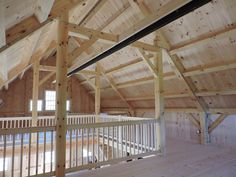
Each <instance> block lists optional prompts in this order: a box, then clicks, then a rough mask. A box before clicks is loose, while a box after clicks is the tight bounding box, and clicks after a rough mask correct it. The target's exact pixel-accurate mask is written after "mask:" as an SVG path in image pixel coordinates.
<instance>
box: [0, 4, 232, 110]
mask: <svg viewBox="0 0 236 177" xmlns="http://www.w3.org/2000/svg"><path fill="white" fill-rule="evenodd" d="M16 2H19V1H17V0H5V4H4V10H5V21H6V23H5V28H6V36H7V38H6V39H7V42H8V41H14V40H15V39H17V38H19V36H20V35H18V36H16V35H15V36H13V37H12V35H8V34H15V33H14V32H16V31H21V32H22V33H24V32H27V30H28V28H25V26H30V25H31V26H32V28H36V27H38V26H40V22H39V19H40V18H38V17H37V15H38V14H40V13H39V12H38V9H39V8H38V7H43V4H41V5H42V6H37V5H35V4H40V3H41V1H39V0H38V1H37V0H35V1H29V0H24V3H19V4H16V5H13V4H14V3H16ZM173 2H174V0H119V1H114V0H99V1H95V0H87V1H81V2H80V3H79V5H78V6H75V7H74V8H72V9H71V11H70V21H69V22H70V23H73V24H77V25H80V26H83V27H86V28H91V29H94V30H97V31H102V32H105V33H109V34H111V35H113V36H114V35H120V36H122V34H124V33H126V32H127V31H129V30H130V29H132V28H133V27H134V26H135V24H137V23H139V22H140V21H141V20H143V19H147V18H149V17H150V16H151V15H153V14H156V13H158V12H159V11H160V9H162V8H164V7H165V5H167V4H168V3H173ZM175 2H176V1H175ZM56 3H58V1H55V2H54V6H53V8H52V10H53V9H55V5H56ZM46 11H47V9H46ZM44 14H45V13H44ZM29 22H30V23H29ZM22 24H25V25H23V27H22ZM27 24H28V25H27ZM29 24H30V25H29ZM41 24H42V22H41ZM17 25H18V26H17ZM56 31H57V22H56V20H54V21H51V22H49V23H48V24H47V25H44V26H43V27H41V28H38V30H36V31H35V32H34V33H32V34H31V35H29V36H27V37H26V38H23V39H22V40H20V41H19V42H18V43H17V44H15V45H12V46H11V47H8V48H7V49H6V50H0V51H1V54H0V55H1V56H0V57H1V62H2V61H5V62H2V63H3V64H1V66H0V67H1V74H2V75H3V76H4V77H2V79H1V82H0V83H1V84H0V86H1V87H3V86H6V85H7V84H8V83H9V80H12V79H14V78H15V77H17V76H19V75H21V74H22V71H24V70H25V69H27V68H28V67H30V64H31V63H32V62H33V58H35V57H36V58H37V57H38V58H46V57H47V56H48V54H46V53H50V52H52V51H53V50H54V49H55V47H56V43H55V40H56ZM17 34H18V33H17ZM10 38H13V39H10ZM163 38H164V40H163ZM155 39H156V40H157V41H158V42H159V43H158V44H159V46H160V47H163V48H166V49H168V50H169V53H170V54H172V55H176V57H177V61H178V62H180V63H181V64H182V65H183V71H182V72H183V77H184V78H187V79H188V80H190V82H191V83H192V84H193V86H194V93H195V95H196V96H197V97H201V98H202V99H203V100H204V102H205V103H206V104H207V106H208V107H209V108H233V109H235V108H236V77H235V75H236V1H235V0H213V1H212V2H211V3H208V4H207V5H205V6H203V7H201V8H199V9H198V10H195V11H194V12H192V13H190V14H188V15H186V16H184V17H182V18H180V19H178V20H176V21H174V22H172V23H171V24H169V25H167V26H165V27H163V28H162V29H160V30H159V31H158V32H155V33H152V34H150V35H148V36H146V37H144V38H143V39H141V40H140V41H141V42H144V43H145V44H149V46H148V47H149V49H150V50H147V51H145V56H147V57H148V60H150V61H151V62H153V59H154V58H153V56H154V55H153V54H154V51H153V47H155V46H154V40H155ZM163 41H165V43H163ZM113 43H114V42H111V41H108V40H101V39H98V38H97V36H93V35H92V36H88V35H81V34H78V33H75V32H70V41H69V53H70V54H71V53H73V52H75V51H76V52H75V53H76V55H75V56H73V55H69V56H70V58H69V59H70V64H71V65H70V69H72V68H75V67H76V66H79V65H81V64H82V63H84V62H85V61H87V60H89V59H90V58H91V57H92V56H95V55H97V54H98V53H100V52H101V51H103V50H105V49H106V48H108V47H110V46H111V45H113ZM136 46H137V45H136ZM141 48H142V47H141ZM143 57H144V56H143V55H142V53H141V52H140V48H139V47H138V48H137V47H134V46H129V47H126V48H124V49H122V50H120V51H119V52H116V53H114V54H113V55H111V56H109V57H107V58H105V59H104V60H102V61H100V65H101V66H102V68H103V70H104V73H106V74H105V77H104V76H102V80H101V87H102V94H101V96H102V102H101V103H102V107H103V108H104V110H107V109H108V108H109V109H110V108H126V107H127V104H126V103H125V101H124V100H122V99H121V98H120V96H119V95H118V94H117V91H114V89H113V88H112V87H111V84H110V83H109V82H108V80H107V78H106V77H107V76H106V75H108V76H109V77H110V78H112V81H113V84H115V86H116V87H117V89H118V91H119V92H120V93H121V94H122V95H123V96H124V98H125V99H126V101H127V102H128V103H129V104H130V105H132V107H134V108H148V109H152V108H154V96H153V95H154V86H153V77H154V76H153V74H152V72H151V71H150V69H149V68H148V66H147V64H146V63H145V62H143ZM2 58H5V60H4V59H2ZM3 66H4V67H3ZM3 68H4V69H3ZM163 69H164V88H165V106H166V108H196V100H194V99H193V98H192V97H190V96H189V90H188V88H187V86H186V84H185V83H184V81H183V80H181V79H179V78H178V77H176V75H175V72H174V70H173V66H171V65H170V64H169V61H168V60H166V61H164V68H163ZM85 70H86V71H87V73H85V72H84V73H80V74H78V78H79V79H80V80H81V84H83V85H85V87H86V88H87V89H88V91H89V92H90V93H91V94H94V84H95V79H94V75H91V74H90V75H88V72H89V71H92V72H94V70H95V66H94V65H92V66H90V67H88V68H86V69H85ZM92 72H91V73H92ZM6 73H7V76H6ZM4 74H5V75H4ZM51 75H52V74H51Z"/></svg>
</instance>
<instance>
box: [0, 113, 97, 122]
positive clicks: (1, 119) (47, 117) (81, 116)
mask: <svg viewBox="0 0 236 177" xmlns="http://www.w3.org/2000/svg"><path fill="white" fill-rule="evenodd" d="M91 117H95V115H92V114H90V115H67V118H91ZM31 119H32V117H0V121H10V120H31ZM38 119H39V120H41V119H55V116H39V117H38Z"/></svg>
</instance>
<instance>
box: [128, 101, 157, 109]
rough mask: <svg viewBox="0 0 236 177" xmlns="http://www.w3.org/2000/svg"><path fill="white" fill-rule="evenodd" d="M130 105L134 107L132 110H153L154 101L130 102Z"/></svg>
mask: <svg viewBox="0 0 236 177" xmlns="http://www.w3.org/2000/svg"><path fill="white" fill-rule="evenodd" d="M130 103H131V104H132V105H133V106H134V108H154V107H155V104H154V100H146V101H130Z"/></svg>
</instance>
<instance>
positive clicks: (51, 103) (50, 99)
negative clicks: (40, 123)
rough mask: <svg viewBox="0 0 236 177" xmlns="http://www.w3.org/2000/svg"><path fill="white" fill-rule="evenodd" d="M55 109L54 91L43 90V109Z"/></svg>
mask: <svg viewBox="0 0 236 177" xmlns="http://www.w3.org/2000/svg"><path fill="white" fill-rule="evenodd" d="M55 109H56V91H48V90H47V91H46V92H45V110H47V111H54V110H55Z"/></svg>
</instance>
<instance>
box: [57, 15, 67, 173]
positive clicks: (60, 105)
mask: <svg viewBox="0 0 236 177" xmlns="http://www.w3.org/2000/svg"><path fill="white" fill-rule="evenodd" d="M67 22H68V12H66V13H64V14H62V15H61V16H60V17H59V22H58V34H57V35H58V36H57V40H58V41H57V42H58V45H57V62H56V177H65V162H66V159H65V158H66V127H67V126H66V123H67V117H66V99H67V61H68V60H67V45H68V28H67V25H66V23H67Z"/></svg>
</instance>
